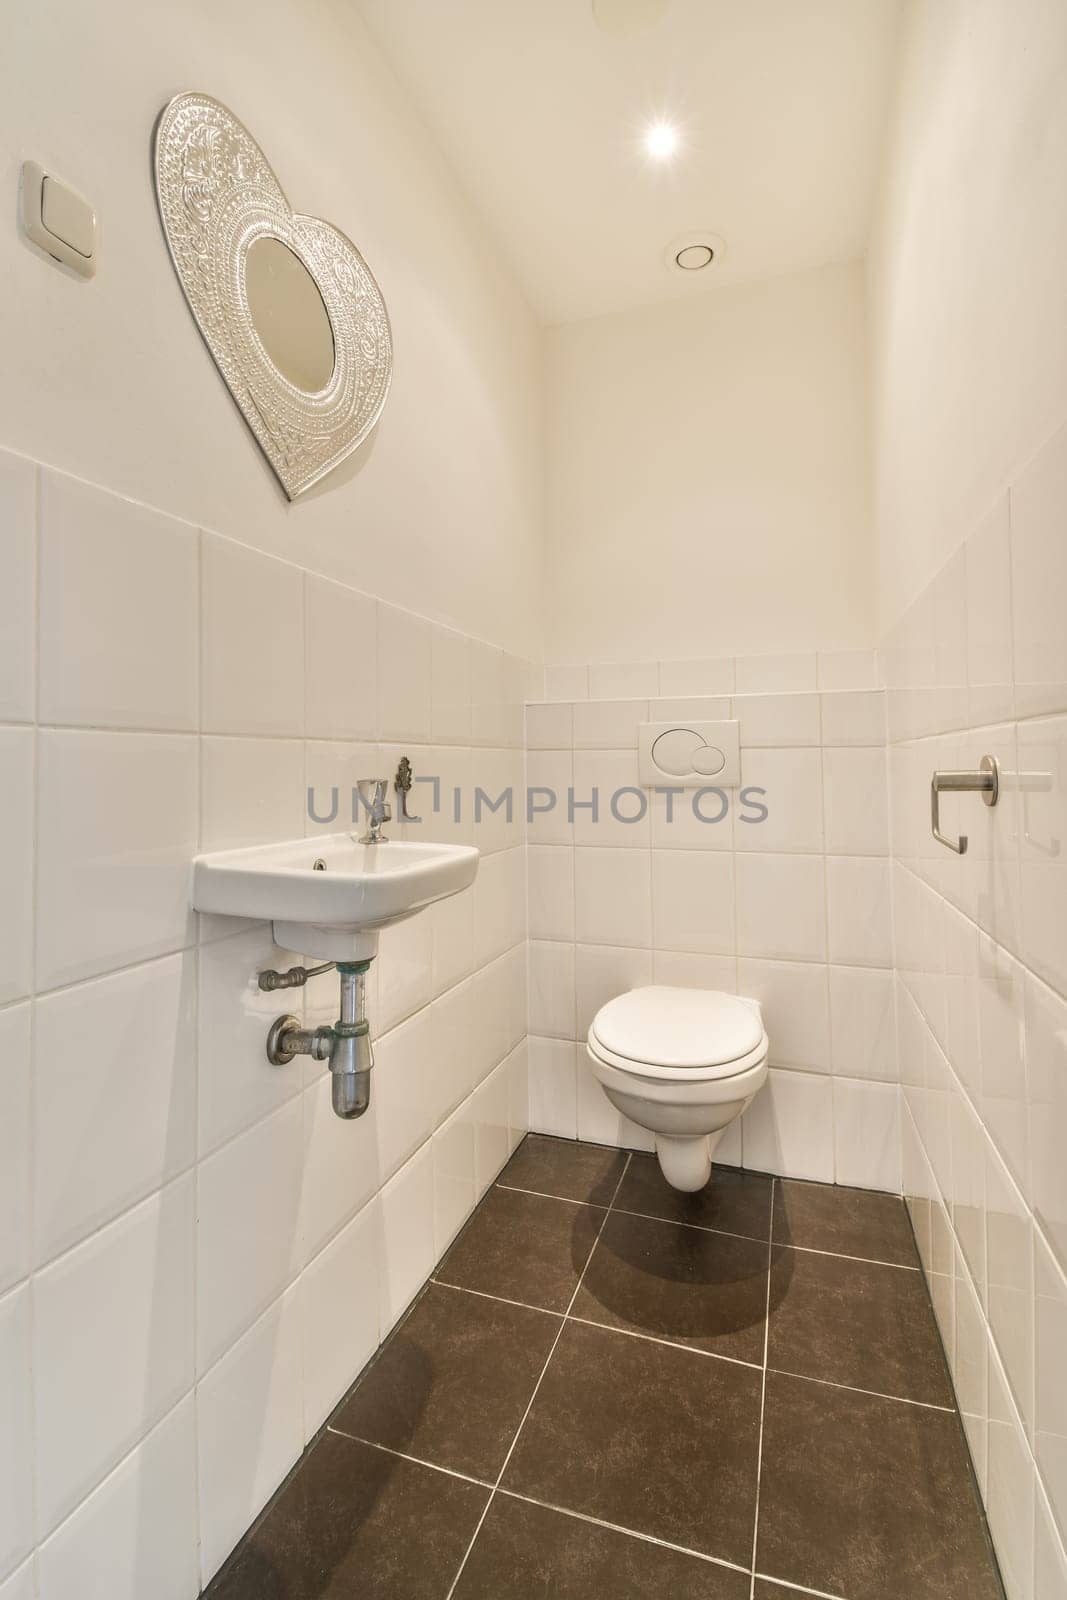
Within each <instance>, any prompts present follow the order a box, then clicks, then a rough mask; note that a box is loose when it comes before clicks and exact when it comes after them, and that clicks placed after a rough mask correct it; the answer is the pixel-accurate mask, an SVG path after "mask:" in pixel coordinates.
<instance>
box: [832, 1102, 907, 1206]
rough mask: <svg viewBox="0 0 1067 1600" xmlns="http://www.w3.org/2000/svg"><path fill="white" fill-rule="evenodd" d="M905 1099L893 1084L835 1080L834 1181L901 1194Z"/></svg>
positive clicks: (859, 1187) (854, 1186) (860, 1187)
mask: <svg viewBox="0 0 1067 1600" xmlns="http://www.w3.org/2000/svg"><path fill="white" fill-rule="evenodd" d="M900 1160H901V1158H900V1095H899V1092H898V1090H897V1088H896V1086H895V1085H894V1084H889V1083H857V1082H856V1081H854V1080H853V1079H851V1078H835V1079H834V1181H835V1183H844V1184H849V1185H850V1186H851V1187H853V1188H857V1189H886V1190H888V1191H889V1192H890V1193H891V1194H899V1192H900V1182H901V1166H900Z"/></svg>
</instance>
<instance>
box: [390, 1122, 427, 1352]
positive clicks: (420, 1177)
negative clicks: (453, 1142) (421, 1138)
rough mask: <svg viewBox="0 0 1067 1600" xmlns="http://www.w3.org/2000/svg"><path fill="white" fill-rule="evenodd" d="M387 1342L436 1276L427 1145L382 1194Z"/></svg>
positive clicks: (391, 1179) (391, 1180) (397, 1174)
mask: <svg viewBox="0 0 1067 1600" xmlns="http://www.w3.org/2000/svg"><path fill="white" fill-rule="evenodd" d="M380 1203H381V1209H382V1230H383V1257H382V1261H383V1269H382V1282H381V1295H382V1298H381V1318H380V1320H381V1336H382V1338H383V1339H384V1337H385V1335H386V1334H387V1333H388V1332H389V1330H390V1329H391V1328H392V1327H393V1326H394V1324H395V1323H396V1322H398V1321H399V1319H400V1317H401V1316H402V1315H403V1314H404V1312H405V1311H406V1310H407V1308H408V1306H409V1305H410V1303H411V1301H412V1300H413V1299H414V1297H415V1295H416V1294H417V1293H418V1291H419V1290H420V1289H421V1287H422V1285H423V1284H424V1283H425V1281H426V1279H427V1278H428V1277H429V1275H430V1273H431V1272H432V1270H433V1264H434V1188H433V1148H432V1146H431V1145H430V1144H424V1145H423V1147H422V1149H421V1150H419V1151H418V1152H417V1153H416V1154H415V1155H414V1156H412V1158H411V1160H410V1161H409V1162H408V1163H407V1165H406V1166H404V1167H401V1169H400V1171H399V1172H398V1173H396V1175H395V1176H394V1177H392V1178H390V1180H389V1182H388V1183H387V1184H386V1185H385V1187H384V1188H383V1189H382V1191H381V1201H380Z"/></svg>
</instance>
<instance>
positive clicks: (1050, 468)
mask: <svg viewBox="0 0 1067 1600" xmlns="http://www.w3.org/2000/svg"><path fill="white" fill-rule="evenodd" d="M1065 504H1067V428H1061V429H1060V431H1059V433H1057V434H1056V435H1055V436H1054V437H1053V438H1052V439H1050V440H1049V442H1048V443H1047V444H1046V445H1045V446H1044V447H1043V448H1042V449H1041V450H1040V451H1039V452H1038V454H1037V455H1036V456H1035V458H1034V460H1033V461H1032V462H1031V463H1030V465H1029V466H1028V467H1027V468H1026V470H1025V472H1023V473H1022V475H1021V476H1020V477H1019V478H1018V480H1017V481H1016V482H1015V483H1014V484H1013V485H1012V487H1011V553H1012V567H1011V587H1012V617H1013V636H1014V652H1015V709H1016V711H1017V712H1018V713H1019V715H1021V716H1036V715H1039V714H1040V713H1041V712H1044V711H1063V710H1067V630H1065V629H1064V626H1063V618H1064V615H1065V614H1067V542H1065V541H1064V537H1063V508H1064V505H1065Z"/></svg>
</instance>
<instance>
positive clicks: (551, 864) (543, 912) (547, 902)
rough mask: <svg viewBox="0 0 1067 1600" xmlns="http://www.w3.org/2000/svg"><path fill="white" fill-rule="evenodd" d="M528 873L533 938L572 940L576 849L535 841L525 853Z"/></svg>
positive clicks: (528, 902) (530, 921)
mask: <svg viewBox="0 0 1067 1600" xmlns="http://www.w3.org/2000/svg"><path fill="white" fill-rule="evenodd" d="M526 872H527V905H528V908H529V936H530V938H531V939H573V938H574V854H573V851H571V850H570V849H569V848H567V847H566V846H560V845H537V844H532V845H530V846H529V847H528V849H527V852H526Z"/></svg>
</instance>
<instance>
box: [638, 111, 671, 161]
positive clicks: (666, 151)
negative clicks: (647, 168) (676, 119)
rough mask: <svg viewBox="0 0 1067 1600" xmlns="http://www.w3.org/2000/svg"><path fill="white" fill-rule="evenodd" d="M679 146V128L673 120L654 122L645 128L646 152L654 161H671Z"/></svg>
mask: <svg viewBox="0 0 1067 1600" xmlns="http://www.w3.org/2000/svg"><path fill="white" fill-rule="evenodd" d="M677 148H678V129H677V128H676V127H675V126H674V124H673V123H671V122H662V121H661V122H653V123H650V124H649V126H648V127H647V128H646V129H645V153H646V154H647V155H650V156H651V157H652V159H653V161H669V160H670V158H671V156H673V154H674V152H675V151H676V150H677Z"/></svg>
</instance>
